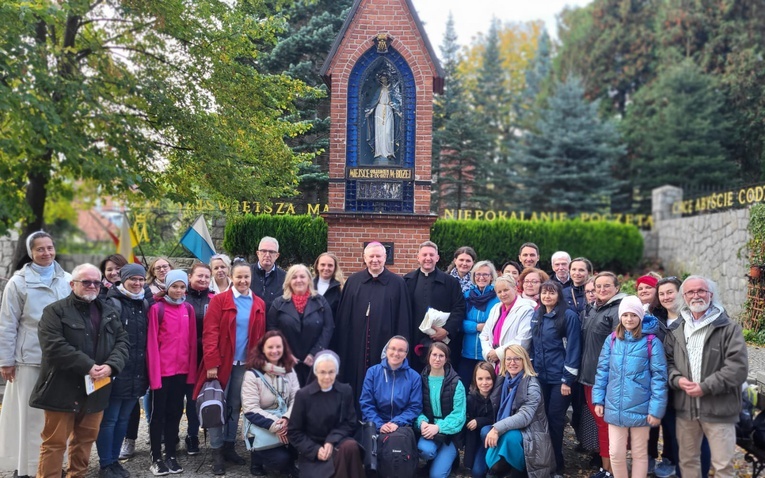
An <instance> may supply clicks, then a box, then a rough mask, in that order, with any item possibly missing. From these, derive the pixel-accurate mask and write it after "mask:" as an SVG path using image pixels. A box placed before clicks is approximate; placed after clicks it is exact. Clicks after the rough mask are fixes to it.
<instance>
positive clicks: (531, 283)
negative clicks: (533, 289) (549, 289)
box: [523, 279, 542, 285]
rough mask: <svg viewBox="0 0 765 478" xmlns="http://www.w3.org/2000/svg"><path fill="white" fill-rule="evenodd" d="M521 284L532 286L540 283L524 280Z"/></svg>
mask: <svg viewBox="0 0 765 478" xmlns="http://www.w3.org/2000/svg"><path fill="white" fill-rule="evenodd" d="M523 283H524V284H526V285H534V284H541V283H542V281H539V280H530V279H526V280H525V281H523Z"/></svg>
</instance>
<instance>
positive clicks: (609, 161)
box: [517, 77, 625, 213]
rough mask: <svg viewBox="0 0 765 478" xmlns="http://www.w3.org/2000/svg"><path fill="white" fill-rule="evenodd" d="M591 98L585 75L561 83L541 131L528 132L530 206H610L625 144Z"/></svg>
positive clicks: (525, 159)
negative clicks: (583, 83)
mask: <svg viewBox="0 0 765 478" xmlns="http://www.w3.org/2000/svg"><path fill="white" fill-rule="evenodd" d="M598 108H599V105H598V101H597V100H596V101H594V102H588V101H587V100H586V99H585V92H584V87H583V85H582V82H581V80H580V79H578V78H576V77H571V78H569V79H568V80H566V81H565V82H563V83H560V84H558V85H556V87H555V91H554V93H553V95H552V96H551V97H550V98H549V99H548V105H547V106H546V108H545V109H543V110H542V111H541V112H540V114H539V116H540V118H539V121H538V122H537V124H536V131H535V132H532V133H528V134H526V135H525V136H524V137H523V140H522V145H521V147H520V149H519V152H518V158H517V162H518V166H519V176H518V178H517V181H518V182H519V183H520V185H521V186H523V187H524V189H523V191H524V192H523V195H522V201H523V202H522V204H523V205H524V207H525V208H526V209H527V210H531V209H533V210H535V211H564V212H567V213H575V212H592V211H599V210H602V209H603V208H604V207H607V205H608V202H609V198H610V196H611V194H612V193H613V192H614V191H615V190H616V186H617V182H616V181H615V180H614V178H613V174H612V173H613V167H614V165H615V164H616V161H617V160H618V158H619V157H621V156H622V155H623V154H624V152H625V148H624V146H623V145H621V144H620V139H619V133H618V131H617V129H616V126H615V125H614V124H613V123H612V122H611V121H603V120H601V119H600V117H599V116H598Z"/></svg>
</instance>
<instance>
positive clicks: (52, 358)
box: [29, 264, 129, 478]
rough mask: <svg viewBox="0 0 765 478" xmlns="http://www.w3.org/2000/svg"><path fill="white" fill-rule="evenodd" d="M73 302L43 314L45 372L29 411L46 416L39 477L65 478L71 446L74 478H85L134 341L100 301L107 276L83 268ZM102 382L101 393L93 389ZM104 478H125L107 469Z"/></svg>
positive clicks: (69, 300) (77, 270) (74, 278)
mask: <svg viewBox="0 0 765 478" xmlns="http://www.w3.org/2000/svg"><path fill="white" fill-rule="evenodd" d="M69 285H70V286H71V287H72V293H71V294H70V295H69V297H67V298H65V299H61V300H59V301H56V302H53V303H52V304H50V305H49V306H47V307H46V308H45V309H44V310H43V314H42V318H41V319H40V325H39V327H38V335H39V337H40V348H41V349H42V368H41V370H40V378H39V379H38V380H37V384H36V385H35V388H34V390H33V391H32V395H31V397H30V398H29V405H30V406H32V407H35V408H41V409H43V410H44V411H45V425H44V427H43V431H42V439H43V442H42V445H41V446H40V464H39V465H38V468H37V476H38V477H41V478H53V477H59V476H61V466H62V464H63V459H64V451H65V450H66V449H67V443H68V444H69V465H68V467H67V470H68V474H69V476H85V474H86V473H87V471H88V461H89V459H90V451H91V449H92V447H93V442H94V441H95V440H96V437H97V436H98V431H99V426H100V424H101V417H102V416H103V411H104V409H106V407H107V406H108V405H109V394H110V393H111V388H112V386H111V380H112V377H113V376H114V375H116V374H118V373H119V372H120V370H122V368H123V367H124V366H125V361H127V358H128V347H129V339H128V334H127V332H126V331H125V329H123V327H122V321H121V319H120V315H119V313H118V312H117V310H116V309H114V308H113V307H112V306H110V305H108V304H107V303H105V302H103V301H102V300H100V299H99V298H98V292H99V291H100V289H101V271H100V270H99V269H98V267H96V266H94V265H93V264H82V265H80V266H77V267H75V268H74V270H73V271H72V281H71V282H70V283H69ZM94 382H95V383H96V384H97V386H98V384H100V383H101V382H103V385H101V388H98V389H95V390H89V389H88V385H89V384H90V385H92V384H93V383H94ZM105 470H106V471H105V472H103V473H102V474H101V475H100V476H105V477H107V478H111V477H114V478H116V477H117V476H121V475H120V474H119V473H118V472H117V471H116V470H112V469H111V468H107V469H105Z"/></svg>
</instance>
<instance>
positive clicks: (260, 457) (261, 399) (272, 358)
mask: <svg viewBox="0 0 765 478" xmlns="http://www.w3.org/2000/svg"><path fill="white" fill-rule="evenodd" d="M294 366H295V359H294V357H293V356H292V352H291V351H290V347H289V345H288V344H287V341H286V340H285V339H284V335H282V333H281V332H279V331H278V330H270V331H268V332H266V334H265V335H264V336H263V337H262V338H261V339H260V340H259V341H258V345H257V347H256V348H255V350H254V351H253V354H252V357H251V358H250V360H249V361H248V362H247V372H245V374H244V380H243V382H242V411H243V412H244V417H245V418H246V421H245V436H249V435H253V442H254V443H253V445H252V451H251V453H250V460H251V461H250V473H251V474H252V475H254V476H265V474H266V473H265V470H264V468H268V469H270V470H273V471H278V472H279V473H282V474H289V475H291V476H297V470H296V469H295V466H294V460H293V456H292V454H291V453H290V449H289V447H288V446H285V445H288V444H289V440H288V439H287V425H288V423H289V418H290V413H291V412H292V405H293V404H294V403H295V393H297V391H298V389H299V388H300V385H299V384H298V378H297V375H296V374H295V371H294ZM277 440H278V441H277ZM264 442H265V443H264ZM267 447H271V448H270V449H266V448H267Z"/></svg>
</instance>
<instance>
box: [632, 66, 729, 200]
mask: <svg viewBox="0 0 765 478" xmlns="http://www.w3.org/2000/svg"><path fill="white" fill-rule="evenodd" d="M724 108H725V97H724V95H723V93H722V92H721V91H720V90H719V89H718V85H717V82H716V81H715V80H714V78H712V77H711V76H709V75H705V74H704V73H703V72H702V71H701V70H700V69H699V67H698V66H696V65H695V64H694V63H693V61H691V60H686V61H684V62H683V63H681V64H680V65H677V66H675V67H671V68H669V69H667V70H666V71H665V72H663V73H662V74H661V75H660V76H659V77H658V78H657V79H656V81H655V82H654V83H652V84H651V85H649V86H646V87H644V88H643V89H642V90H640V91H639V92H638V93H637V94H636V95H635V98H634V102H633V104H631V105H630V107H629V108H628V109H627V117H626V118H625V121H624V123H623V130H624V131H625V138H626V140H627V142H628V145H629V150H630V155H631V161H630V173H631V174H630V176H631V177H632V178H633V184H634V187H635V188H636V189H637V191H638V195H639V198H641V199H642V201H641V204H642V206H643V209H644V210H647V209H648V207H649V205H650V199H651V198H650V196H651V190H652V189H653V188H656V187H659V186H662V185H664V184H672V185H674V186H680V187H683V188H684V189H686V190H687V191H688V192H692V191H694V190H698V189H700V188H704V189H708V188H723V187H724V186H726V185H728V184H729V182H730V179H731V178H732V177H736V176H737V167H736V163H735V162H734V161H733V160H732V159H731V158H729V157H728V154H727V151H726V149H725V142H726V141H727V139H728V138H729V137H730V135H731V133H732V132H733V127H732V126H733V125H732V123H731V121H730V120H729V119H728V118H727V117H726V116H725V115H724Z"/></svg>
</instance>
